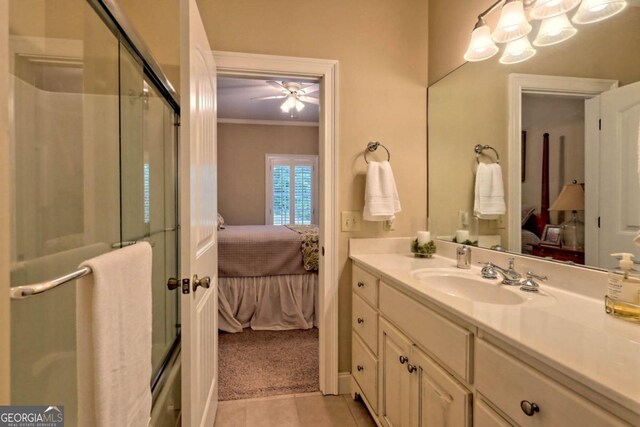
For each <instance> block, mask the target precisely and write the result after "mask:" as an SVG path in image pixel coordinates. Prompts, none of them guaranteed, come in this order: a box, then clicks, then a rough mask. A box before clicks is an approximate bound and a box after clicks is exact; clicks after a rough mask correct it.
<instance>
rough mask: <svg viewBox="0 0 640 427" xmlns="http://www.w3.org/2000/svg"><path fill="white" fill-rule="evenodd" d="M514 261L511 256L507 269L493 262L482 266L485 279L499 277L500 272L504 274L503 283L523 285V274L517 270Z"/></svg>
mask: <svg viewBox="0 0 640 427" xmlns="http://www.w3.org/2000/svg"><path fill="white" fill-rule="evenodd" d="M513 263H514V258H509V268H508V269H506V270H505V269H504V268H502V267H500V266H497V265H495V264H494V263H492V262H488V263H486V264H485V266H484V267H483V268H482V271H481V274H482V277H483V278H485V279H497V278H498V274H500V275H501V276H502V284H503V285H508V286H519V285H521V283H520V281H521V280H520V279H522V275H521V274H520V273H518V272H517V271H516V270H515V268H514V267H513Z"/></svg>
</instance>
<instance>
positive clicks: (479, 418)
mask: <svg viewBox="0 0 640 427" xmlns="http://www.w3.org/2000/svg"><path fill="white" fill-rule="evenodd" d="M473 427H511V424H509V423H508V422H507V421H506V420H505V419H504V418H502V417H501V416H500V415H499V414H498V413H497V412H496V411H494V410H493V409H491V408H490V407H489V406H487V404H486V403H484V401H483V400H482V399H478V400H476V401H475V403H474V404H473Z"/></svg>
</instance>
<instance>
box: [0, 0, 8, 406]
mask: <svg viewBox="0 0 640 427" xmlns="http://www.w3.org/2000/svg"><path fill="white" fill-rule="evenodd" d="M8 15H9V13H8V1H7V0H0V99H3V100H7V99H9V33H8V31H7V29H8V28H9V23H8V19H7V17H8ZM7 107H8V103H7V102H0V283H4V285H3V287H2V292H0V405H8V404H9V403H10V367H11V363H10V360H9V357H10V354H11V351H10V350H11V347H10V345H11V341H10V316H9V314H10V311H9V310H10V308H11V307H10V306H9V286H11V285H9V283H10V279H9V259H10V253H9V252H10V251H9V242H10V238H9V236H10V231H9V224H10V222H9V221H10V220H9V209H10V207H11V205H10V203H9V200H10V198H9V190H10V188H9V170H10V167H9V165H10V163H9V154H10V153H9V147H10V145H9V110H8V108H7Z"/></svg>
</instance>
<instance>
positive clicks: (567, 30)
mask: <svg viewBox="0 0 640 427" xmlns="http://www.w3.org/2000/svg"><path fill="white" fill-rule="evenodd" d="M577 32H578V30H576V29H575V28H574V27H573V25H571V22H569V18H567V15H565V14H562V15H556V16H553V17H551V18H547V19H545V20H543V21H542V23H541V24H540V30H539V31H538V36H537V37H536V39H535V40H534V41H533V44H534V46H550V45H552V44H556V43H560V42H563V41H565V40H567V39H570V38H571V37H573V36H574V35H575V34H576V33H577Z"/></svg>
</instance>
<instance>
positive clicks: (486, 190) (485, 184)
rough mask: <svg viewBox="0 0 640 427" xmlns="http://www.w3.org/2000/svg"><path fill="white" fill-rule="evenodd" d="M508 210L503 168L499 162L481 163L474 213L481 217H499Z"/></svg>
mask: <svg viewBox="0 0 640 427" xmlns="http://www.w3.org/2000/svg"><path fill="white" fill-rule="evenodd" d="M506 211H507V208H506V205H505V203H504V184H503V182H502V168H501V167H500V165H499V164H497V163H489V164H487V163H480V164H479V165H478V170H477V171H476V187H475V200H474V206H473V213H474V215H475V216H477V217H478V218H480V219H497V218H498V216H499V215H504V214H505V213H506Z"/></svg>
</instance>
